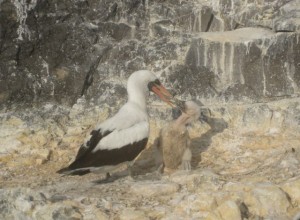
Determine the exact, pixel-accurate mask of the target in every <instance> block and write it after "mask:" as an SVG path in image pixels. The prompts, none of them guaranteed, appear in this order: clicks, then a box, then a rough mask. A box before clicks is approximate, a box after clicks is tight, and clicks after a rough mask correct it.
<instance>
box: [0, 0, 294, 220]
mask: <svg viewBox="0 0 300 220" xmlns="http://www.w3.org/2000/svg"><path fill="white" fill-rule="evenodd" d="M299 38H300V36H299V1H297V0H248V1H241V0H226V1H224V0H212V1H205V0H194V1H193V0H191V1H184V0H165V1H161V0H155V1H147V0H145V1H144V0H134V1H132V0H115V1H106V0H97V1H96V0H88V1H84V0H60V1H57V0H56V1H47V0H40V1H23V0H22V1H15V0H0V187H1V191H0V194H1V195H0V218H1V219H170V220H171V219H172V220H173V219H222V220H224V219H226V220H227V219H249V220H257V219H280V220H290V219H297V217H296V216H297V215H298V216H299V209H300V206H299V204H300V200H299V181H298V180H299V176H300V171H299V165H300V146H299V139H300V136H299V134H300V100H299V85H300V75H299V74H300V64H299V60H300V46H299V45H300V44H299ZM139 69H149V70H152V71H154V72H156V74H157V75H158V76H159V78H160V79H161V81H162V82H163V83H164V84H165V85H166V87H168V88H170V89H171V90H172V92H173V93H176V94H177V95H178V97H179V98H181V99H184V100H189V99H195V100H198V101H201V102H202V103H203V104H204V106H203V108H204V109H205V110H206V111H207V112H209V114H208V115H209V117H207V118H206V119H205V122H204V121H203V120H202V121H199V122H197V123H195V125H193V126H192V127H190V128H189V130H190V131H189V133H190V135H191V138H192V151H193V158H192V168H193V170H192V171H191V172H179V171H178V172H175V173H174V174H172V175H171V176H168V175H161V176H159V175H157V173H152V172H154V171H155V170H156V168H157V167H156V165H157V164H156V158H155V155H156V148H155V146H154V145H153V142H154V139H155V138H156V137H157V135H158V132H159V130H160V128H161V127H163V125H164V123H165V120H169V119H170V117H171V110H170V109H169V108H167V107H166V106H165V105H164V104H162V103H161V102H158V101H157V99H156V98H153V96H152V97H151V100H150V102H149V114H150V117H151V120H150V124H151V132H150V138H149V144H148V148H147V149H146V150H145V151H144V152H143V153H142V154H141V156H140V157H139V159H138V160H137V161H136V163H135V166H134V167H133V173H134V174H135V176H134V178H133V179H132V178H128V177H124V178H119V179H117V180H115V181H114V182H111V183H106V184H104V183H103V182H101V179H102V178H103V177H104V176H103V175H95V174H90V175H87V176H82V177H68V176H67V177H61V176H59V175H58V174H56V173H55V171H56V170H58V169H60V168H61V167H63V166H65V165H66V164H68V163H69V162H70V161H72V160H73V158H74V155H75V153H76V151H77V149H78V146H80V144H81V143H82V141H83V140H84V139H85V136H86V134H88V133H89V132H90V131H91V129H93V127H94V126H95V124H96V123H98V122H101V121H103V120H104V119H106V118H107V117H109V116H110V115H112V114H114V113H115V112H116V111H117V109H118V108H119V106H120V105H122V104H123V103H124V102H125V99H126V89H125V85H126V80H127V78H128V76H129V75H130V74H131V73H132V72H133V71H135V70H139ZM82 95H83V96H82ZM150 103H151V104H150ZM99 179H100V180H99ZM94 181H98V182H100V183H102V184H96V183H95V182H94ZM30 189H31V190H30Z"/></svg>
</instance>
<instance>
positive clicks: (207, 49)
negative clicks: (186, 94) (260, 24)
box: [186, 28, 300, 101]
mask: <svg viewBox="0 0 300 220" xmlns="http://www.w3.org/2000/svg"><path fill="white" fill-rule="evenodd" d="M298 40H299V35H297V34H295V33H293V34H275V33H274V32H272V31H270V30H267V29H262V28H241V29H237V30H234V31H227V32H223V33H219V32H214V33H201V34H200V35H199V37H198V38H196V39H194V40H193V42H192V44H191V48H190V50H189V52H188V54H187V57H186V64H187V65H188V66H189V68H191V69H192V74H200V75H201V76H200V78H201V79H203V84H201V87H202V90H203V87H204V88H205V87H210V90H211V91H213V93H211V94H210V95H211V96H219V95H223V96H224V98H225V99H226V100H228V99H231V100H241V101H247V99H249V100H252V101H261V100H264V99H263V98H275V97H285V96H292V95H298V94H299V91H298V87H299V85H300V84H299V83H300V82H299V80H298V78H299V76H298V75H299V74H298V73H299V71H300V69H299V66H298V60H300V46H299V44H298ZM279 45H280V46H279ZM294 45H295V46H294ZM203 67H206V68H207V69H208V70H209V72H208V71H206V72H204V71H203V70H202V69H201V68H203ZM199 92H200V91H199ZM199 92H198V94H199ZM244 99H246V100H244Z"/></svg>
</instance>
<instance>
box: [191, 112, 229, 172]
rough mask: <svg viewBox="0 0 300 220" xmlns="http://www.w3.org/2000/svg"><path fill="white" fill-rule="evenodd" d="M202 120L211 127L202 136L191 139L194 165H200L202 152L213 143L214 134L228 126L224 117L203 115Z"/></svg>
mask: <svg viewBox="0 0 300 220" xmlns="http://www.w3.org/2000/svg"><path fill="white" fill-rule="evenodd" d="M200 121H204V122H206V123H207V124H208V125H209V126H210V129H209V130H208V131H207V132H205V133H204V134H202V135H201V136H200V137H197V138H193V139H192V140H191V150H192V154H193V159H192V167H197V166H198V163H199V162H200V161H201V153H202V152H204V151H206V150H207V149H208V147H209V146H210V145H211V142H212V138H213V136H215V135H216V134H219V133H222V132H223V131H224V130H225V129H226V128H227V127H228V123H227V122H226V121H225V120H224V119H222V118H211V117H207V116H205V115H202V117H201V118H200Z"/></svg>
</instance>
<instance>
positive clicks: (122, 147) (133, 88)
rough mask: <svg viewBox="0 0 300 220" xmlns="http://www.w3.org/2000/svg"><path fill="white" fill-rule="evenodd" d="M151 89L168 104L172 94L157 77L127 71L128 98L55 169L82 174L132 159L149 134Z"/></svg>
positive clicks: (146, 71)
mask: <svg viewBox="0 0 300 220" xmlns="http://www.w3.org/2000/svg"><path fill="white" fill-rule="evenodd" d="M149 91H152V92H154V93H155V94H156V95H158V96H159V98H160V99H161V100H163V101H164V102H166V103H168V104H170V105H172V101H171V99H172V96H171V94H170V93H169V92H168V91H167V90H166V89H165V88H164V86H163V85H162V84H161V83H160V81H159V80H158V78H157V77H156V76H155V75H154V74H153V73H152V72H150V71H148V70H140V71H136V72H134V73H132V74H131V76H130V77H129V79H128V81H127V93H128V101H127V103H126V104H125V105H123V106H122V107H121V109H120V110H119V111H118V112H117V113H116V114H115V115H114V116H113V117H111V118H109V119H107V120H105V121H104V122H102V123H100V124H99V125H97V126H96V128H95V129H94V130H92V132H91V133H90V136H89V137H88V139H87V140H86V141H85V143H84V144H82V145H81V147H80V148H79V150H78V153H77V156H76V158H75V160H74V162H72V163H71V164H70V165H69V166H68V167H66V168H63V169H61V170H59V171H58V173H63V174H67V175H84V174H87V173H89V172H91V171H93V170H98V169H100V171H101V168H102V170H103V172H106V173H109V172H107V171H108V170H110V168H112V167H114V166H116V165H118V164H121V163H123V162H130V161H134V159H135V158H136V157H137V156H138V155H139V154H140V153H141V151H142V150H143V149H144V148H145V147H146V144H147V141H148V136H149V122H148V114H147V97H148V96H149Z"/></svg>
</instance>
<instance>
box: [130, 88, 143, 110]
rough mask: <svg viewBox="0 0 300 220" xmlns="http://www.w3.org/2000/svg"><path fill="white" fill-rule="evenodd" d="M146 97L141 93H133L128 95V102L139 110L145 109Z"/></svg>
mask: <svg viewBox="0 0 300 220" xmlns="http://www.w3.org/2000/svg"><path fill="white" fill-rule="evenodd" d="M146 99H147V95H146V94H144V93H143V92H134V93H129V94H128V102H131V103H134V104H135V105H137V106H139V107H140V108H141V109H143V110H145V111H146V109H147V100H146Z"/></svg>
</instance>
